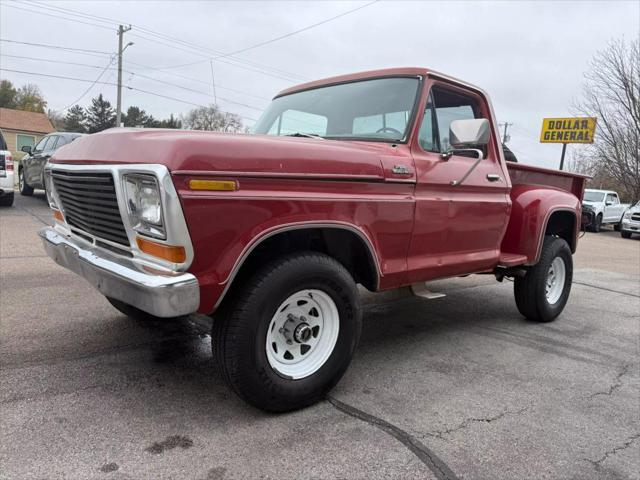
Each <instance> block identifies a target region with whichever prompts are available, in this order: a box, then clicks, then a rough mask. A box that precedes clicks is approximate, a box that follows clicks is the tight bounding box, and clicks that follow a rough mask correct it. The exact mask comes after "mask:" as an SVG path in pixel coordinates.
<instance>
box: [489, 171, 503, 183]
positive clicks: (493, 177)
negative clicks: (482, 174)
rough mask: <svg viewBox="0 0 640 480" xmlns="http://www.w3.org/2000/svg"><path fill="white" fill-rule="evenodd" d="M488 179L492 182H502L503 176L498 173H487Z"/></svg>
mask: <svg viewBox="0 0 640 480" xmlns="http://www.w3.org/2000/svg"><path fill="white" fill-rule="evenodd" d="M487 180H489V181H490V182H501V181H502V178H501V177H500V175H498V174H496V173H487Z"/></svg>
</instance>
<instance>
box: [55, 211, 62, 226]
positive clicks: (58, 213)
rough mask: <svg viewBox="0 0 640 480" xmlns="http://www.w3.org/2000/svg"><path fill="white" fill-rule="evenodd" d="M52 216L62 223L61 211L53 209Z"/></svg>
mask: <svg viewBox="0 0 640 480" xmlns="http://www.w3.org/2000/svg"><path fill="white" fill-rule="evenodd" d="M53 218H55V219H56V220H57V221H59V222H63V223H64V218H63V217H62V212H61V211H60V210H54V211H53Z"/></svg>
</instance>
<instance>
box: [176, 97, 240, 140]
mask: <svg viewBox="0 0 640 480" xmlns="http://www.w3.org/2000/svg"><path fill="white" fill-rule="evenodd" d="M182 123H183V124H184V126H185V128H188V129H189V130H212V131H216V132H230V133H238V132H241V131H242V128H243V127H242V120H241V118H240V117H239V116H238V115H236V114H235V113H228V112H223V111H222V110H220V109H219V108H218V106H217V105H213V104H211V105H209V106H208V107H198V108H195V109H193V110H191V111H190V112H189V113H187V114H186V115H185V116H184V117H183V118H182Z"/></svg>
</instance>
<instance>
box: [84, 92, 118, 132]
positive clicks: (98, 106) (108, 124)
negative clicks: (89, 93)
mask: <svg viewBox="0 0 640 480" xmlns="http://www.w3.org/2000/svg"><path fill="white" fill-rule="evenodd" d="M115 124H116V112H115V109H114V108H113V107H112V106H111V103H110V102H109V101H108V100H105V98H104V97H103V96H102V94H100V95H98V96H97V97H96V98H93V99H92V100H91V106H90V107H89V108H88V109H87V130H88V132H89V133H96V132H101V131H102V130H106V129H107V128H112V127H114V126H115Z"/></svg>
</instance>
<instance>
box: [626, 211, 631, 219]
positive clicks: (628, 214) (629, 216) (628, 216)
mask: <svg viewBox="0 0 640 480" xmlns="http://www.w3.org/2000/svg"><path fill="white" fill-rule="evenodd" d="M631 214H632V212H631V210H627V211H626V212H624V218H625V219H628V218H631Z"/></svg>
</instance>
